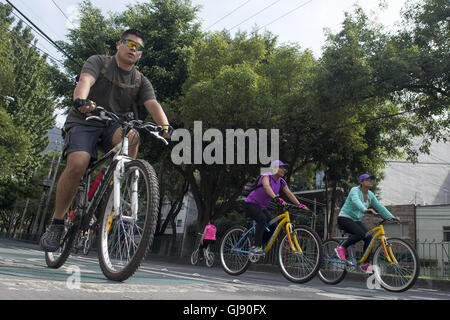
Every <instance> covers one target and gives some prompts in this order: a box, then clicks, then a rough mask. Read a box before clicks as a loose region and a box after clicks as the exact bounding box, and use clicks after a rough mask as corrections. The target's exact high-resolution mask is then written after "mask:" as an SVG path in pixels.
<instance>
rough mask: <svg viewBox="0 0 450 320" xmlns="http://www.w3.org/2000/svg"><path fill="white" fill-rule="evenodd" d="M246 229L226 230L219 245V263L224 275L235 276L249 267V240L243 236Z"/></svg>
mask: <svg viewBox="0 0 450 320" xmlns="http://www.w3.org/2000/svg"><path fill="white" fill-rule="evenodd" d="M246 231H247V229H245V228H243V227H234V228H231V229H230V230H228V231H227V232H226V233H225V235H224V236H223V238H222V242H221V243H220V262H221V263H222V267H223V269H224V270H225V272H226V273H228V274H231V275H232V276H237V275H240V274H242V273H244V272H245V271H246V270H247V269H248V267H249V266H250V259H249V252H250V243H251V242H250V239H249V238H248V236H247V235H245V236H244V234H245V232H246Z"/></svg>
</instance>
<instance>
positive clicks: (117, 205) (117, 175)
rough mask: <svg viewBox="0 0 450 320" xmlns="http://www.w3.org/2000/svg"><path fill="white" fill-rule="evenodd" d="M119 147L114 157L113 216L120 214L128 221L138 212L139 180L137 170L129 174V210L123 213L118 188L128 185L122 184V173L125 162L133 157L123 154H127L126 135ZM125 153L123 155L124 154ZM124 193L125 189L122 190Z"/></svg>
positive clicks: (132, 219)
mask: <svg viewBox="0 0 450 320" xmlns="http://www.w3.org/2000/svg"><path fill="white" fill-rule="evenodd" d="M119 148H121V150H122V151H121V152H119V153H118V155H116V156H115V159H116V160H118V162H117V165H116V168H115V170H114V176H113V180H114V184H113V190H114V191H113V192H114V216H118V215H119V214H120V215H121V219H123V220H125V221H128V222H135V221H136V220H137V213H138V180H139V170H135V171H134V172H133V173H132V174H131V182H130V185H129V192H130V203H129V206H130V211H131V212H129V214H126V215H125V214H124V212H122V210H121V205H122V204H123V203H121V202H122V201H123V200H122V199H121V197H120V189H121V187H122V188H127V187H128V186H126V185H125V186H124V185H122V183H121V182H123V180H124V178H125V177H124V173H125V164H126V163H127V162H130V161H132V160H133V159H132V158H130V157H128V156H125V155H126V154H128V137H125V138H124V141H123V145H119ZM124 154H125V155H124ZM123 192H124V193H125V192H126V190H123Z"/></svg>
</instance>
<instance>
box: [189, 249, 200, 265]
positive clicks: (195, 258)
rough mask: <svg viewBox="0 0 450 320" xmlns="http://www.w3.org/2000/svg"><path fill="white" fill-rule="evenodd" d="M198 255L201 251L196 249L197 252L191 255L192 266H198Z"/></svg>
mask: <svg viewBox="0 0 450 320" xmlns="http://www.w3.org/2000/svg"><path fill="white" fill-rule="evenodd" d="M198 253H199V250H198V248H197V249H196V250H194V252H192V254H191V264H192V265H194V266H195V265H196V264H197V262H198Z"/></svg>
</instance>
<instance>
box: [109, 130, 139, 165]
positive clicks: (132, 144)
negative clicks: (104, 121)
mask: <svg viewBox="0 0 450 320" xmlns="http://www.w3.org/2000/svg"><path fill="white" fill-rule="evenodd" d="M109 139H110V144H111V146H116V145H118V144H119V143H120V142H121V141H122V128H117V129H115V131H114V133H113V134H112V137H110V138H109ZM139 141H140V137H139V132H137V131H136V130H130V132H128V156H130V157H131V158H134V159H136V157H137V154H138V151H139Z"/></svg>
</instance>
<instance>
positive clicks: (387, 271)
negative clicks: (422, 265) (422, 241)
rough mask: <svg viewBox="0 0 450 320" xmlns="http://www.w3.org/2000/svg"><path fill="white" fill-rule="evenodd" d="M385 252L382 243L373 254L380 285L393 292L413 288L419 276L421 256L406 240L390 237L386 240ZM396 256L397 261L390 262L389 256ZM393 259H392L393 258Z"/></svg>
mask: <svg viewBox="0 0 450 320" xmlns="http://www.w3.org/2000/svg"><path fill="white" fill-rule="evenodd" d="M386 243H387V245H386V249H387V252H385V250H384V248H383V246H382V245H380V246H379V247H378V248H377V249H376V250H375V253H374V255H373V264H374V268H375V276H376V277H377V280H378V281H379V283H380V285H381V286H382V287H383V288H384V289H386V290H388V291H393V292H402V291H406V290H408V289H409V288H411V287H412V286H413V285H414V284H415V283H416V280H417V277H418V276H419V258H418V256H417V253H416V250H415V249H414V248H413V247H412V246H411V245H410V244H409V243H407V242H406V241H404V240H402V239H397V238H390V239H388V240H387V241H386ZM390 252H392V256H393V257H395V261H392V262H389V260H388V258H387V257H386V253H387V254H388V255H389V258H391V254H390ZM391 260H392V259H391Z"/></svg>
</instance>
